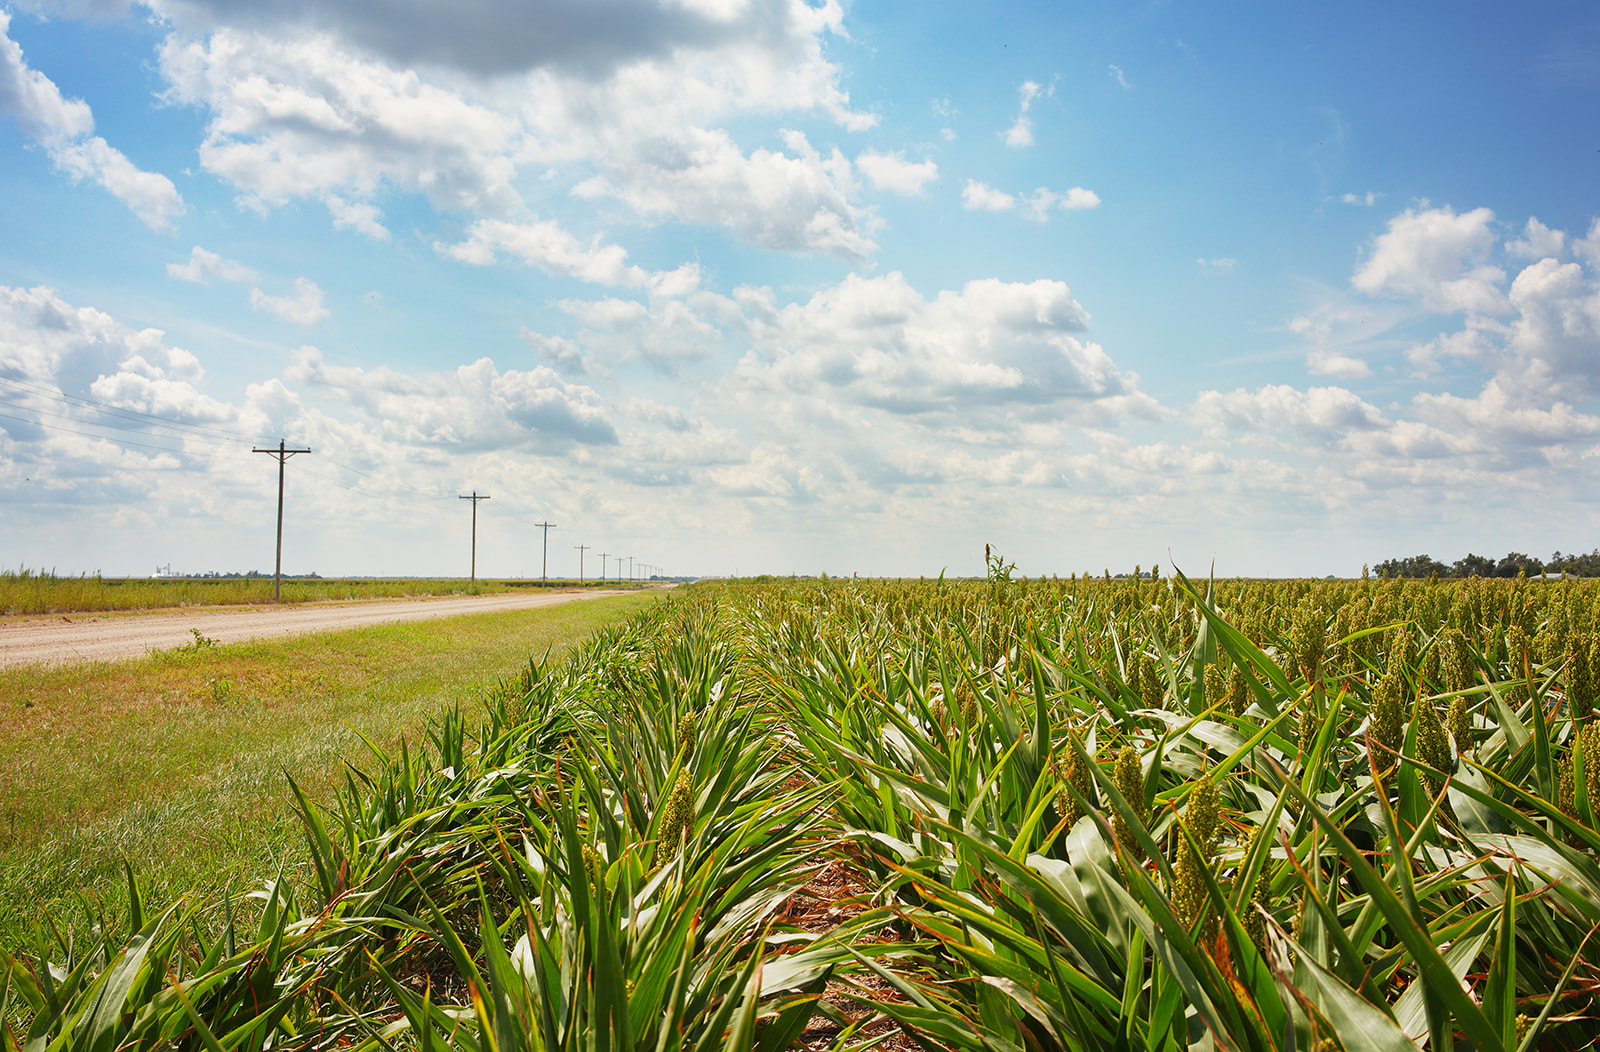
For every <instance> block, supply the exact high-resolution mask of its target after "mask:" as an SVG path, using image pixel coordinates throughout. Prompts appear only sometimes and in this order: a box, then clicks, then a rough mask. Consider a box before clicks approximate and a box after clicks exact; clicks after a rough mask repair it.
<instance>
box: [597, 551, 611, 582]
mask: <svg viewBox="0 0 1600 1052" xmlns="http://www.w3.org/2000/svg"><path fill="white" fill-rule="evenodd" d="M596 554H598V555H599V556H600V580H602V581H604V580H605V579H606V556H608V555H610V554H611V553H610V552H598V553H596Z"/></svg>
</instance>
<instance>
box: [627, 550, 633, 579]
mask: <svg viewBox="0 0 1600 1052" xmlns="http://www.w3.org/2000/svg"><path fill="white" fill-rule="evenodd" d="M628 583H629V584H632V583H633V556H631V555H630V556H628Z"/></svg>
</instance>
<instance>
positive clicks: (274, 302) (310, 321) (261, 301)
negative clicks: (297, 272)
mask: <svg viewBox="0 0 1600 1052" xmlns="http://www.w3.org/2000/svg"><path fill="white" fill-rule="evenodd" d="M250 306H251V307H252V308H254V309H255V310H264V311H270V312H271V313H273V314H276V315H277V316H278V317H279V318H282V319H283V320H284V321H286V322H290V323H292V324H294V325H315V324H316V323H317V322H319V321H321V320H322V319H324V318H326V317H328V316H329V315H330V314H332V313H333V312H332V311H330V310H328V308H326V307H324V306H323V305H322V289H321V288H320V287H318V285H317V283H316V282H314V281H312V280H311V279H310V278H295V279H294V294H293V295H290V296H268V295H267V294H266V293H264V292H262V291H261V290H260V289H251V290H250Z"/></svg>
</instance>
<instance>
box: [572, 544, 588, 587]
mask: <svg viewBox="0 0 1600 1052" xmlns="http://www.w3.org/2000/svg"><path fill="white" fill-rule="evenodd" d="M573 547H574V548H576V549H578V583H579V584H582V583H583V553H584V552H586V551H588V550H589V547H590V546H589V545H587V544H574V545H573Z"/></svg>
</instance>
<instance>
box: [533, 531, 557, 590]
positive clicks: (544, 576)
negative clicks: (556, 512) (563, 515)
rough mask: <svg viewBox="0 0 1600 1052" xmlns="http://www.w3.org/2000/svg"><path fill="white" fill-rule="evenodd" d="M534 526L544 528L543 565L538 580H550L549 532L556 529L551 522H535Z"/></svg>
mask: <svg viewBox="0 0 1600 1052" xmlns="http://www.w3.org/2000/svg"><path fill="white" fill-rule="evenodd" d="M534 525H535V526H540V527H543V528H544V565H543V566H542V567H541V568H540V570H539V580H541V581H548V580H550V531H551V530H553V529H555V528H556V524H555V523H553V522H536V523H534Z"/></svg>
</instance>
